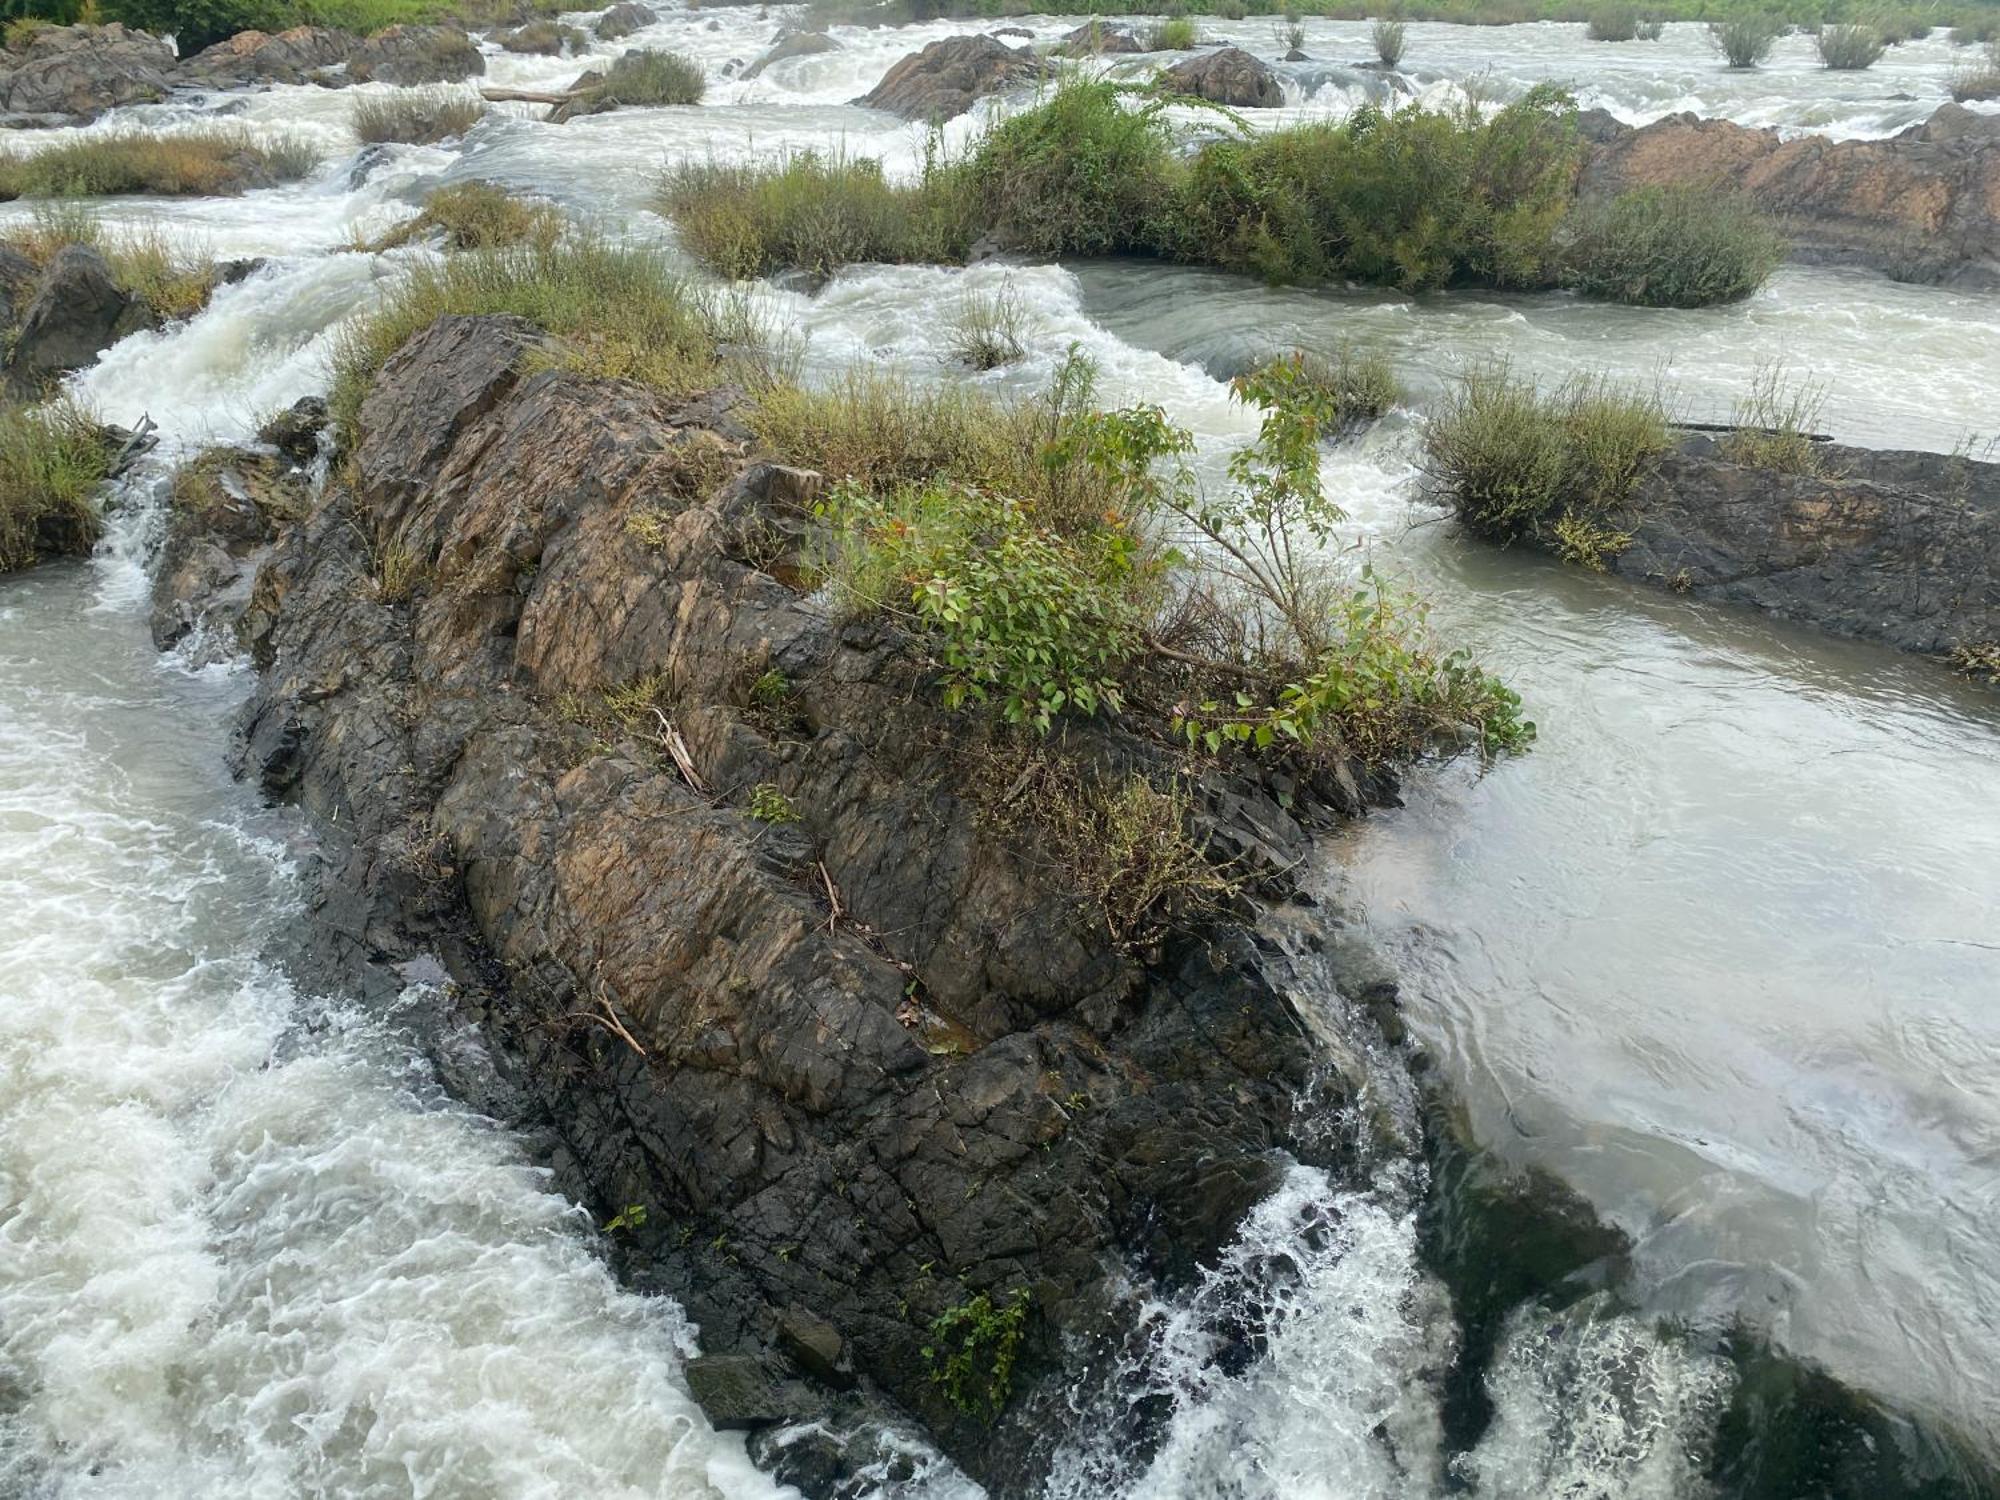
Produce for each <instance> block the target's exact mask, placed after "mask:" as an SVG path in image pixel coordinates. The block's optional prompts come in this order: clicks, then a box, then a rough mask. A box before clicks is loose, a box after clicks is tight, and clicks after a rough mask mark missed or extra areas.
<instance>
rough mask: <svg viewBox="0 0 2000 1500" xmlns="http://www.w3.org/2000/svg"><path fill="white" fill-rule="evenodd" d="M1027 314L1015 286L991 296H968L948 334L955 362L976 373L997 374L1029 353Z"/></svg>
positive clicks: (955, 315)
mask: <svg viewBox="0 0 2000 1500" xmlns="http://www.w3.org/2000/svg"><path fill="white" fill-rule="evenodd" d="M1024 316H1025V311H1024V309H1023V308H1022V306H1021V299H1020V297H1019V296H1017V295H1016V294H1015V291H1014V288H1013V286H1012V284H1011V283H1010V284H1007V285H1003V286H1002V287H1001V288H1000V289H999V290H998V291H996V292H991V293H981V292H967V293H964V294H962V295H961V296H960V297H959V299H958V307H957V309H956V310H955V311H954V312H953V314H952V319H951V324H950V327H949V328H948V329H947V330H946V343H947V346H948V347H949V348H950V350H951V353H952V356H953V358H955V359H957V360H958V361H959V362H960V363H962V364H967V365H970V366H971V367H972V368H973V369H975V370H997V369H999V368H1000V367H1001V366H1002V365H1011V364H1013V363H1014V362H1015V361H1016V360H1018V359H1020V358H1021V356H1022V355H1023V354H1025V353H1027V349H1026V348H1025V347H1024V346H1023V345H1022V343H1021V323H1022V319H1023V317H1024Z"/></svg>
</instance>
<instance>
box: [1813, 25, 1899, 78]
mask: <svg viewBox="0 0 2000 1500" xmlns="http://www.w3.org/2000/svg"><path fill="white" fill-rule="evenodd" d="M1818 45H1819V60H1820V62H1821V63H1823V64H1824V65H1825V66H1826V67H1828V68H1829V69H1832V70H1833V71H1835V72H1841V73H1858V72H1860V71H1861V70H1862V69H1863V68H1868V67H1873V66H1874V64H1875V60H1876V59H1877V58H1879V57H1880V56H1881V55H1882V51H1883V48H1884V47H1885V46H1886V45H1887V44H1886V43H1884V41H1883V40H1882V37H1881V34H1880V32H1878V31H1876V30H1875V29H1874V28H1872V27H1868V26H1856V25H1846V26H1822V27H1820V29H1819V42H1818Z"/></svg>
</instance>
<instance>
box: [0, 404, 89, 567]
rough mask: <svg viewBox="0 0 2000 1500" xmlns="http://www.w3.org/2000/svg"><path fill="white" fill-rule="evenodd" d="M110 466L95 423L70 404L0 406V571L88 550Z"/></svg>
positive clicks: (80, 407) (84, 412)
mask: <svg viewBox="0 0 2000 1500" xmlns="http://www.w3.org/2000/svg"><path fill="white" fill-rule="evenodd" d="M109 471H110V455H109V454H108V453H107V452H106V450H105V446H104V438H103V435H102V433H101V432H100V430H99V428H98V425H97V422H96V420H95V419H94V418H93V417H92V416H91V414H90V413H89V412H88V411H87V410H85V409H84V408H83V407H82V406H81V405H79V404H78V403H77V402H75V401H73V400H71V399H69V398H67V397H64V398H62V399H59V400H56V401H52V402H50V403H49V404H48V405H46V406H39V407H14V408H11V409H6V408H0V573H4V572H7V571H9V570H11V569H14V568H25V567H27V566H29V565H30V564H31V563H34V562H37V561H39V560H41V559H42V558H45V557H59V556H75V555H80V554H82V553H86V552H88V551H89V550H90V549H91V547H92V546H93V545H94V544H95V543H96V541H97V537H98V532H99V530H100V522H99V520H98V515H97V504H96V495H97V491H98V488H99V487H100V486H101V485H102V484H103V483H104V481H105V478H106V477H107V475H108V473H109Z"/></svg>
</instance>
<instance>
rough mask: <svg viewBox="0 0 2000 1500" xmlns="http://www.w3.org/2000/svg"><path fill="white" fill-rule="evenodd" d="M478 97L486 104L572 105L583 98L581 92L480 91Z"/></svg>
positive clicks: (544, 90)
mask: <svg viewBox="0 0 2000 1500" xmlns="http://www.w3.org/2000/svg"><path fill="white" fill-rule="evenodd" d="M479 97H480V98H482V99H484V100H485V101H486V102H487V103H488V104H573V103H575V102H576V101H577V100H578V99H581V98H582V97H583V90H582V89H555V90H548V89H481V90H480V91H479Z"/></svg>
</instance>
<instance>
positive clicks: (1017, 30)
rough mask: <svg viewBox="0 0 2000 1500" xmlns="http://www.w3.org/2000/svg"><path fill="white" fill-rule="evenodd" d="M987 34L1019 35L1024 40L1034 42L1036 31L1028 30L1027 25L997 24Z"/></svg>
mask: <svg viewBox="0 0 2000 1500" xmlns="http://www.w3.org/2000/svg"><path fill="white" fill-rule="evenodd" d="M986 34H987V35H988V36H996V37H998V36H1017V37H1019V38H1020V39H1021V40H1022V41H1024V42H1032V41H1033V40H1034V39H1035V34H1034V32H1032V31H1030V30H1028V28H1027V27H1025V26H995V27H994V28H993V29H992V30H991V31H989V32H987V33H986Z"/></svg>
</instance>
